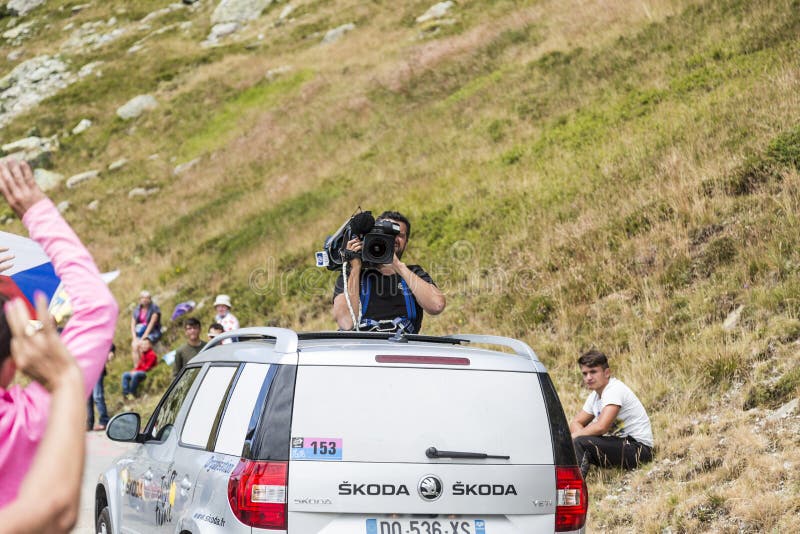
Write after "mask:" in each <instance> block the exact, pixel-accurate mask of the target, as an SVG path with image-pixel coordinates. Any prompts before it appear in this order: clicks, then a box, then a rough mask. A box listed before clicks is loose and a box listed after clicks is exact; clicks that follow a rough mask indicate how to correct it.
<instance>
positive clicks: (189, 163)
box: [172, 158, 200, 176]
mask: <svg viewBox="0 0 800 534" xmlns="http://www.w3.org/2000/svg"><path fill="white" fill-rule="evenodd" d="M198 163H200V158H194V159H193V160H191V161H187V162H186V163H181V164H180V165H177V166H176V167H175V168H174V169H173V170H172V174H174V175H175V176H179V175H181V174H183V173H185V172H186V171H188V170H190V169H191V168H192V167H194V166H195V165H197V164H198Z"/></svg>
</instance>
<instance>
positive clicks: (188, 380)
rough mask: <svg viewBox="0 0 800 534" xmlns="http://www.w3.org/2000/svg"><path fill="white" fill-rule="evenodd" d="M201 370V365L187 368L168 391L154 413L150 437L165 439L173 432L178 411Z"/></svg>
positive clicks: (159, 439)
mask: <svg viewBox="0 0 800 534" xmlns="http://www.w3.org/2000/svg"><path fill="white" fill-rule="evenodd" d="M199 372H200V368H199V367H190V368H188V369H186V370H185V371H184V372H183V374H181V377H180V378H179V379H178V382H177V383H176V384H175V386H174V387H173V388H172V389H171V390H170V392H169V393H167V396H166V398H164V400H163V401H162V402H161V406H159V408H158V412H157V413H156V414H154V415H153V421H154V423H153V426H152V428H151V429H150V434H149V435H148V439H156V440H158V441H164V440H165V439H167V436H169V433H170V432H172V426H173V425H174V424H175V419H176V418H177V417H178V412H180V410H181V406H182V405H183V401H184V400H185V399H186V395H187V394H188V393H189V390H190V389H191V388H192V384H194V379H195V378H197V374H198V373H199Z"/></svg>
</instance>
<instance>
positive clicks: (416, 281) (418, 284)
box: [392, 255, 447, 315]
mask: <svg viewBox="0 0 800 534" xmlns="http://www.w3.org/2000/svg"><path fill="white" fill-rule="evenodd" d="M394 258H395V262H394V263H393V264H392V267H394V270H395V272H396V273H397V274H399V275H400V276H401V277H402V278H403V280H405V281H406V284H407V285H408V288H409V289H410V290H411V293H413V295H414V298H415V299H416V300H417V302H418V303H419V305H420V306H421V307H422V309H423V310H425V311H426V312H427V313H429V314H431V315H439V314H440V313H442V312H443V311H444V308H445V306H446V305H447V301H446V300H445V298H444V293H442V291H441V290H440V289H439V288H438V287H436V286H435V285H434V284H431V283H430V282H426V281H425V280H423V279H422V278H420V277H419V276H418V275H417V274H416V273H414V271H412V270H411V269H409V268H408V267H407V266H406V264H405V263H403V262H401V261H400V260H399V259H397V256H396V255H395V257H394Z"/></svg>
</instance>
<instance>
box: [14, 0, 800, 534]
mask: <svg viewBox="0 0 800 534" xmlns="http://www.w3.org/2000/svg"><path fill="white" fill-rule="evenodd" d="M83 3H84V4H85V3H86V2H85V1H84V2H83ZM433 3H434V2H433V1H432V0H425V1H418V0H406V1H403V2H397V1H388V0H290V1H287V0H283V1H282V2H278V3H273V4H271V5H270V6H269V7H267V8H266V9H265V10H264V11H263V13H262V14H261V16H260V17H259V18H257V19H255V20H252V21H249V22H248V23H247V24H246V25H244V27H243V28H242V29H240V30H239V31H237V32H235V33H234V34H232V35H230V36H227V37H222V38H220V39H219V41H218V42H217V43H216V45H215V46H203V45H201V42H202V41H204V40H205V39H206V36H207V35H208V34H209V31H210V27H211V22H210V18H211V14H212V12H213V11H214V9H215V7H216V6H215V4H214V3H212V2H210V1H209V0H203V1H202V2H200V3H198V4H195V5H193V6H191V7H182V8H177V7H176V8H175V9H171V10H165V11H164V12H163V13H162V14H160V15H159V16H155V17H151V18H150V19H149V20H147V21H146V24H143V23H142V19H144V18H145V17H147V16H148V14H150V13H154V12H157V11H158V10H161V9H164V8H166V7H168V6H169V2H168V1H156V0H142V1H137V2H124V1H121V0H113V1H112V0H107V1H103V2H100V1H92V2H89V3H88V4H87V5H83V6H79V7H81V8H80V9H72V8H73V7H75V6H76V5H77V4H79V2H78V1H73V2H66V1H60V2H59V1H48V2H47V3H46V4H45V5H43V6H40V7H38V8H37V9H35V10H33V11H31V12H30V13H28V14H26V15H25V16H24V17H13V16H5V17H4V18H3V19H0V27H2V26H3V25H5V24H8V25H9V27H15V26H13V25H18V24H20V23H23V22H24V23H28V22H31V25H30V27H29V28H28V31H27V33H25V34H24V35H23V36H22V37H21V38H15V39H14V40H13V41H12V39H6V40H5V41H4V44H3V45H2V46H1V47H0V67H1V68H2V69H3V71H4V72H7V71H10V70H11V69H12V68H13V67H14V66H16V65H17V64H18V63H20V62H21V61H24V60H27V59H30V58H33V57H36V56H38V55H41V54H49V55H60V57H61V59H62V60H63V61H65V62H67V65H68V69H69V70H70V71H71V72H77V71H78V70H79V69H80V68H81V67H82V66H84V65H86V64H87V63H90V62H96V61H102V63H101V64H99V65H98V66H97V67H96V68H95V74H92V75H89V76H86V77H83V78H81V79H79V80H77V81H75V83H72V84H71V85H69V86H67V87H66V88H64V89H62V90H60V91H59V92H57V93H56V94H54V95H53V96H50V97H49V98H47V99H46V100H44V101H43V102H42V103H40V104H39V105H38V106H36V107H35V108H32V109H31V110H29V111H27V112H26V113H22V114H20V115H17V116H15V117H13V118H12V119H11V120H10V122H9V123H8V124H7V125H6V126H4V127H3V128H2V130H0V132H2V140H3V142H4V143H7V142H9V141H12V140H15V139H18V138H21V137H25V136H27V135H30V134H31V133H34V134H36V135H40V136H42V137H50V136H53V135H58V136H59V141H60V149H59V150H58V151H55V152H53V153H52V155H51V156H50V158H49V159H47V160H46V161H43V162H42V165H43V166H48V167H50V168H51V170H53V171H56V172H58V173H61V174H63V175H65V176H70V175H72V174H77V173H80V172H83V171H87V170H90V169H97V170H100V171H101V173H100V176H99V177H98V178H96V179H93V180H87V181H85V182H83V183H81V184H79V185H77V186H75V187H73V188H67V187H65V186H64V185H63V184H62V185H60V186H58V187H57V188H55V189H53V190H52V191H50V194H51V195H52V197H53V198H54V199H55V200H56V202H60V201H64V200H67V201H69V203H70V206H69V208H68V209H67V210H66V212H65V217H66V218H67V219H68V220H69V221H70V223H71V224H73V225H74V227H75V228H76V229H77V231H78V233H79V235H80V236H81V237H82V238H83V239H84V241H85V242H87V243H88V244H89V248H90V249H91V251H92V252H93V254H94V255H95V258H96V259H97V261H98V263H99V264H100V266H101V269H103V270H111V269H117V268H118V269H121V271H122V275H121V277H120V278H119V279H118V280H117V281H116V282H114V283H113V284H112V290H113V291H114V293H115V295H116V296H117V298H118V300H119V302H120V303H121V304H122V308H123V310H125V305H126V304H128V303H133V302H134V301H135V300H136V296H137V295H138V291H139V290H140V289H141V288H147V289H150V290H151V291H152V292H153V293H154V294H155V295H156V300H157V302H158V303H159V304H160V305H161V307H162V309H163V310H164V311H165V314H166V315H169V313H170V312H171V310H172V308H173V306H174V305H175V304H177V303H178V302H181V301H185V300H189V299H193V300H197V301H204V303H205V306H204V307H203V308H202V309H200V310H199V311H198V312H197V313H196V315H197V316H198V317H199V318H200V319H201V320H202V321H203V322H204V325H207V324H208V322H209V320H210V319H211V316H212V315H213V312H212V310H211V299H213V296H214V295H215V294H216V293H218V292H221V293H229V294H230V295H231V297H232V300H233V303H234V313H236V315H237V316H238V317H239V319H240V321H241V322H242V324H248V325H263V324H269V325H280V326H286V327H291V328H295V329H299V330H318V329H322V330H329V329H333V328H335V324H334V322H333V320H332V314H331V309H330V302H331V300H330V299H331V294H332V291H331V288H332V284H333V278H334V274H333V273H329V272H328V271H326V270H319V269H316V268H315V267H314V266H313V262H314V258H313V253H314V251H315V250H318V249H319V248H320V246H321V243H322V240H323V239H324V238H325V237H326V235H328V234H330V233H332V232H333V231H334V230H335V229H336V228H338V227H339V225H340V224H341V223H342V222H343V221H344V220H345V219H346V218H347V217H348V216H349V215H350V214H351V213H352V212H353V211H354V210H355V209H356V208H357V207H358V206H360V207H362V208H363V209H371V210H373V211H376V212H380V211H383V210H384V209H396V210H399V211H401V212H404V213H405V214H406V215H407V216H408V217H409V218H410V219H411V222H412V235H411V239H410V243H409V248H408V251H407V257H406V258H404V260H406V261H407V262H409V263H420V264H422V265H423V266H424V267H425V268H426V269H427V270H428V271H429V272H430V273H431V274H432V276H433V278H434V279H435V280H436V281H437V282H438V284H439V286H440V287H442V289H443V290H444V291H445V293H446V295H447V299H448V307H447V310H446V311H445V312H444V313H443V314H442V315H440V316H438V317H433V318H432V317H426V319H425V323H424V331H425V332H426V333H429V334H445V333H447V334H451V333H457V332H478V333H496V334H501V335H508V336H513V337H517V338H520V339H523V340H524V341H526V342H528V343H529V344H530V345H531V346H532V347H534V349H535V350H537V352H538V354H539V356H540V358H541V359H542V360H543V361H544V363H545V364H546V365H547V366H548V368H549V369H550V371H551V373H552V374H553V377H554V380H555V382H556V385H557V387H558V390H559V394H560V396H561V398H562V402H563V403H564V406H565V409H566V411H567V415H568V417H569V416H571V415H572V413H574V411H576V410H577V409H579V408H580V406H581V405H582V401H583V399H584V397H585V395H586V392H585V391H583V390H581V387H580V377H579V373H578V369H577V366H576V365H575V359H576V358H577V356H578V355H579V354H580V352H581V351H583V350H585V349H587V348H589V347H597V348H600V349H602V350H604V351H606V352H607V353H608V354H609V356H610V357H611V361H612V366H613V369H614V372H615V374H616V376H618V377H620V378H621V379H622V380H623V381H625V382H626V383H627V384H628V385H630V386H631V387H632V389H633V390H634V391H635V392H637V393H638V395H639V397H640V398H641V400H642V401H643V403H644V405H645V406H646V407H647V408H648V410H649V412H650V415H651V418H652V420H653V424H654V433H655V437H656V442H657V448H656V455H657V459H656V461H655V462H654V463H653V464H651V465H648V466H646V467H645V468H643V469H641V470H639V471H636V472H632V473H619V472H613V471H609V472H602V473H601V472H597V471H594V472H592V473H591V474H590V477H589V486H590V498H591V507H590V518H589V529H590V531H595V532H597V531H603V532H790V531H795V530H796V529H797V526H796V525H797V524H798V521H800V475H798V473H799V472H800V469H799V468H800V447H799V445H800V421H799V420H798V419H800V418H798V416H797V412H796V408H795V411H794V412H792V411H791V410H790V409H786V410H784V411H785V412H786V413H787V414H788V415H786V416H783V417H782V416H781V413H782V412H776V410H777V409H778V408H780V407H781V406H784V405H786V403H788V402H790V401H793V400H794V399H797V397H798V394H799V393H800V373H798V371H797V365H796V361H797V359H796V353H797V351H798V343H800V220H799V219H798V214H799V213H800V65H798V61H797V58H798V57H799V54H800V41H798V35H800V2H798V1H797V0H792V1H786V0H767V1H762V2H748V1H745V0H719V1H717V0H630V1H627V0H602V1H601V0H597V1H583V0H566V1H555V0H460V1H458V2H456V3H455V5H453V7H452V8H451V9H450V10H449V11H448V12H447V14H446V15H445V16H444V17H442V18H435V19H432V20H429V21H427V22H417V21H416V18H417V17H419V16H420V15H422V14H423V13H425V11H426V10H427V9H428V8H429V7H431V5H432V4H433ZM287 5H291V6H292V7H293V8H294V9H293V11H292V12H291V13H290V14H288V15H286V16H284V17H283V18H281V15H284V13H285V12H284V10H285V9H286V6H287ZM112 17H113V18H114V20H113V24H112V21H110V20H109V19H111V18H112ZM98 21H100V22H102V23H103V24H104V25H105V26H104V27H108V28H111V27H115V28H124V29H125V30H126V31H125V32H123V33H122V34H121V35H119V36H118V37H116V38H114V39H112V40H109V41H108V42H106V43H104V44H100V45H92V46H89V45H85V46H80V47H75V46H67V45H65V43H67V41H68V40H69V39H70V37H71V36H72V35H74V29H73V28H80V27H81V25H83V24H86V23H92V22H98ZM189 23H190V24H189ZM348 23H352V24H354V28H353V29H351V30H350V31H348V32H346V33H344V35H343V36H342V37H341V38H340V39H339V40H338V41H335V42H333V43H330V44H322V43H321V41H322V40H323V36H325V34H326V32H327V31H328V30H330V29H333V28H337V27H340V26H342V25H344V24H348ZM70 25H71V26H70ZM65 27H67V28H68V29H67V30H65V29H64V28H65ZM165 28H166V29H165ZM132 47H134V48H133V49H132ZM131 50H133V51H131ZM12 52H17V53H19V54H16V53H14V54H12V56H11V57H12V58H14V59H13V60H12V59H6V57H7V56H8V54H10V53H12ZM17 56H19V57H17ZM145 93H147V94H151V95H153V96H154V97H155V98H156V99H157V101H158V103H159V104H158V107H157V108H155V109H154V110H151V111H149V112H146V113H144V114H142V115H141V116H139V117H138V118H135V119H131V120H123V119H121V118H119V117H118V116H117V115H116V114H115V111H116V110H117V108H118V107H119V106H121V105H122V104H124V103H125V102H127V101H128V100H129V99H131V98H133V97H134V96H136V95H139V94H145ZM85 118H88V119H90V120H91V121H92V126H91V127H90V128H89V129H88V130H86V131H84V132H82V133H79V134H75V135H73V134H71V133H70V132H71V130H72V128H73V127H74V126H75V125H76V124H78V122H79V121H80V120H81V119H85ZM120 158H125V159H127V164H126V165H124V166H123V167H122V168H120V169H118V170H114V171H110V170H108V166H109V164H111V163H112V162H114V161H116V160H119V159H120ZM187 162H193V163H192V165H189V166H188V167H189V168H188V170H186V169H185V168H184V169H183V170H179V171H181V172H175V168H176V167H177V166H178V165H180V164H184V163H187ZM136 187H139V188H143V189H145V190H150V193H149V196H133V197H129V191H131V190H132V189H133V188H136ZM93 201H97V202H96V203H94V204H93V205H92V207H93V208H95V209H89V208H88V205H89V204H90V203H91V202H93ZM3 209H5V208H0V210H3ZM9 214H10V212H8V213H6V215H8V220H7V224H6V227H5V228H7V229H8V230H9V231H16V232H21V231H22V226H21V224H20V223H19V221H17V220H15V219H11V218H10V215H9ZM3 216H4V214H3V212H2V211H0V219H2V218H3ZM126 313H128V312H125V311H124V312H123V316H122V320H121V321H120V325H119V328H118V336H117V345H118V346H120V347H122V348H124V347H126V346H127V344H128V343H129V342H130V339H129V317H128V315H125V314H126ZM167 324H168V325H169V321H167ZM180 337H181V330H180V328H171V329H170V330H169V331H168V333H167V335H166V345H167V346H166V347H165V348H169V347H174V346H177V344H179V343H180V342H181V339H180ZM129 364H130V362H129V358H128V356H127V354H126V351H125V350H120V357H118V358H117V360H116V361H115V362H113V363H112V372H111V373H110V375H109V377H108V378H107V380H106V385H107V390H109V391H111V394H112V396H113V394H114V393H115V392H116V393H117V394H118V391H119V385H118V377H119V374H120V373H121V372H122V371H124V370H126V369H127V368H128V367H129ZM161 367H162V368H161V369H160V370H159V371H158V373H157V377H156V378H155V379H153V380H149V381H148V383H147V384H146V389H145V391H146V393H145V396H144V398H143V400H141V401H139V402H140V403H141V404H142V407H143V408H146V407H148V406H152V403H153V402H154V401H155V399H157V398H158V396H159V394H160V392H161V391H162V390H163V388H164V387H166V384H167V383H168V380H169V376H168V375H169V370H168V369H167V368H166V367H165V366H161ZM497 394H498V395H502V392H497ZM113 405H114V402H112V407H116V408H121V406H122V401H121V400H119V401H117V402H116V406H113ZM510 409H511V407H510Z"/></svg>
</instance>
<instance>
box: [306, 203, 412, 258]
mask: <svg viewBox="0 0 800 534" xmlns="http://www.w3.org/2000/svg"><path fill="white" fill-rule="evenodd" d="M399 233H400V225H399V224H397V223H394V222H392V221H375V217H373V216H372V212H370V211H362V212H360V213H356V214H355V215H353V216H352V217H350V218H349V219H348V220H347V221H345V223H344V224H343V225H342V226H340V227H339V229H338V230H336V233H334V234H333V235H332V236H329V237H328V238H327V239H326V240H325V245H324V246H323V249H324V250H322V251H320V252H317V254H316V258H317V267H327V268H328V269H329V270H331V271H335V270H336V269H338V268H339V267H340V266H341V265H342V263H344V262H346V261H349V260H350V259H351V258H352V257H357V256H358V253H357V252H355V253H354V252H351V251H349V250H347V242H348V241H350V240H351V239H353V238H354V237H359V238H361V240H362V241H363V247H362V248H361V261H363V262H364V263H365V264H373V265H382V264H386V263H392V261H393V259H394V237H395V236H396V235H397V234H399Z"/></svg>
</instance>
